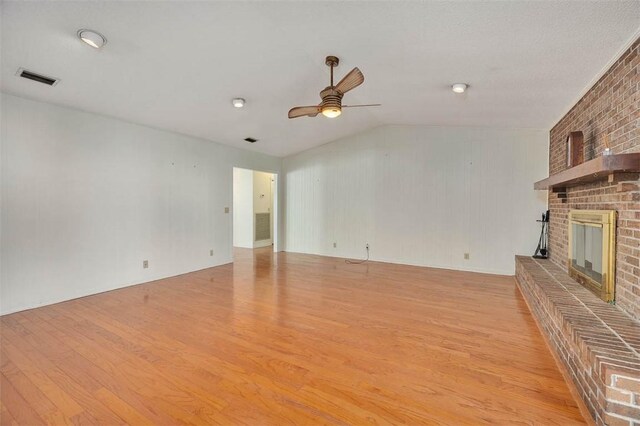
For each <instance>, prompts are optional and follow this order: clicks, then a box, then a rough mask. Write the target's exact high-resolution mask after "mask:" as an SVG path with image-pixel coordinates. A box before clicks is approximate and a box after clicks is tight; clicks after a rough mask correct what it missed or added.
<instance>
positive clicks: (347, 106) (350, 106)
mask: <svg viewBox="0 0 640 426" xmlns="http://www.w3.org/2000/svg"><path fill="white" fill-rule="evenodd" d="M371 106H382V104H365V105H342V108H358V107H371Z"/></svg>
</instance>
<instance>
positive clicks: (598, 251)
mask: <svg viewBox="0 0 640 426" xmlns="http://www.w3.org/2000/svg"><path fill="white" fill-rule="evenodd" d="M615 235H616V212H615V211H613V210H571V211H570V212H569V241H568V242H569V253H568V254H569V259H568V266H569V268H568V269H569V275H571V276H572V277H573V278H575V279H576V281H578V282H579V283H580V284H582V285H583V286H585V287H586V288H588V289H589V290H591V291H592V292H594V293H595V294H596V295H598V296H599V297H600V298H601V299H602V300H604V301H606V302H612V301H613V300H614V298H615V260H616V255H615V250H616V247H615Z"/></svg>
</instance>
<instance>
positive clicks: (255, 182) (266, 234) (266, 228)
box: [233, 167, 278, 251]
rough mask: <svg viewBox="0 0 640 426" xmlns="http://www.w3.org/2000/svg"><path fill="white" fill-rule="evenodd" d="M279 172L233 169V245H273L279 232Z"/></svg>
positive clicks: (243, 247)
mask: <svg viewBox="0 0 640 426" xmlns="http://www.w3.org/2000/svg"><path fill="white" fill-rule="evenodd" d="M277 188H278V185H277V174H275V173H271V172H263V171H259V170H251V169H243V168H240V167H234V168H233V248H234V250H235V249H237V248H242V249H252V250H253V249H257V248H264V247H272V250H273V251H275V248H276V245H277V241H276V240H277V235H278V229H277V228H278V218H277V213H278V209H277V203H278V194H277V192H278V191H277Z"/></svg>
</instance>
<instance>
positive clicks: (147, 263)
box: [142, 260, 149, 269]
mask: <svg viewBox="0 0 640 426" xmlns="http://www.w3.org/2000/svg"><path fill="white" fill-rule="evenodd" d="M142 267H143V268H144V269H147V268H148V267H149V261H148V260H143V261H142Z"/></svg>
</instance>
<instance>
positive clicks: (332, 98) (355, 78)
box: [289, 56, 380, 118]
mask: <svg viewBox="0 0 640 426" xmlns="http://www.w3.org/2000/svg"><path fill="white" fill-rule="evenodd" d="M339 62H340V60H339V59H338V58H337V57H335V56H327V59H326V60H325V63H326V64H327V66H329V67H330V68H331V85H330V86H327V87H325V88H324V90H322V91H321V92H320V98H321V99H322V102H320V105H315V106H300V107H295V108H291V109H290V110H289V118H298V117H304V116H307V117H315V116H316V115H318V114H319V113H322V115H324V116H325V117H329V118H335V117H337V116H339V115H340V114H342V108H356V107H369V106H380V104H368V105H342V97H343V96H344V94H345V93H347V92H348V91H349V90H351V89H355V88H356V87H358V86H360V85H361V84H362V83H363V82H364V75H363V74H362V71H360V70H359V69H358V68H357V67H356V68H354V69H352V70H351V71H350V72H349V73H348V74H347V75H345V76H344V78H343V79H342V80H340V82H339V83H338V84H336V85H335V86H334V85H333V67H337V66H338V63H339Z"/></svg>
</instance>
